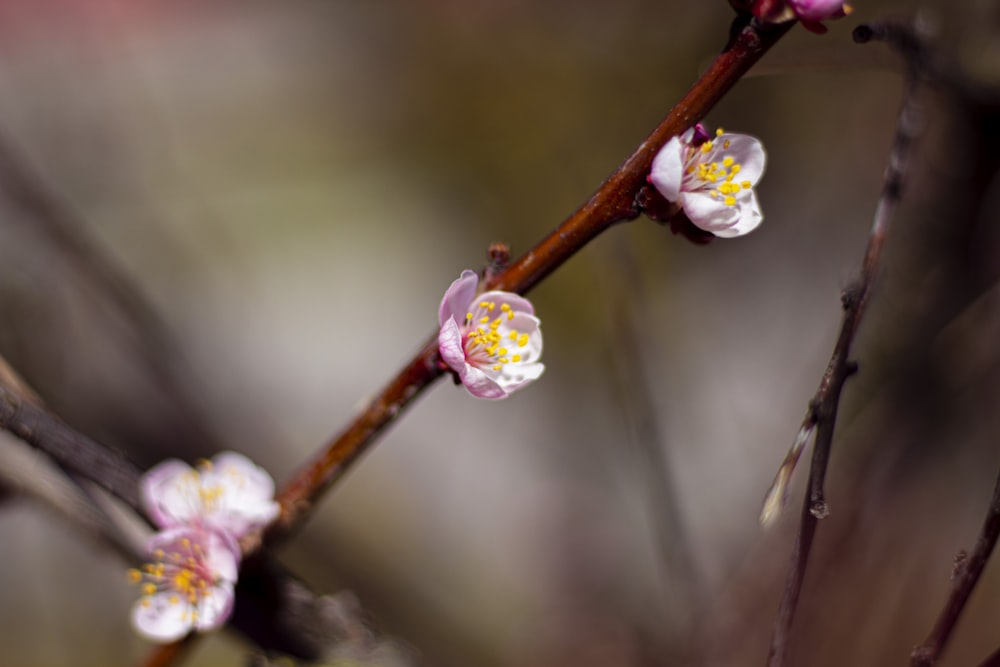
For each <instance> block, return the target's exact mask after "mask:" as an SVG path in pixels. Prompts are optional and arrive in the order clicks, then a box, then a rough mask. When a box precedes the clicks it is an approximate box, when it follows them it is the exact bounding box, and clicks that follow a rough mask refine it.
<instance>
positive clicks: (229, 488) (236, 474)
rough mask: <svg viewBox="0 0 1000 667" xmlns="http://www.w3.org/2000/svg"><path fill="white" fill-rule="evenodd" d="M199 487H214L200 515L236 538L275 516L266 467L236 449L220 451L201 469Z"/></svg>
mask: <svg viewBox="0 0 1000 667" xmlns="http://www.w3.org/2000/svg"><path fill="white" fill-rule="evenodd" d="M201 476H202V480H201V481H202V488H204V489H212V490H213V492H214V491H217V492H218V494H217V497H216V498H215V499H214V502H213V503H210V504H209V507H210V509H209V511H207V512H206V515H205V517H203V518H204V519H205V521H206V523H207V524H208V525H210V526H213V527H215V528H218V529H219V530H225V531H228V532H230V533H231V534H232V535H234V536H235V537H236V538H240V537H242V536H243V535H246V534H247V533H249V532H250V531H251V530H254V529H256V528H259V527H261V526H264V525H266V524H268V523H270V522H271V521H272V520H274V518H275V517H277V516H278V513H279V512H280V510H281V508H280V507H279V505H278V503H276V502H275V501H274V480H273V479H271V476H270V475H269V474H268V473H267V471H266V470H264V469H263V468H261V467H260V466H258V465H257V464H255V463H254V462H253V461H251V460H250V459H248V458H247V457H245V456H243V455H242V454H238V453H236V452H223V453H222V454H219V455H217V456H216V457H215V458H214V459H212V465H211V466H210V467H208V468H207V469H206V468H203V469H201Z"/></svg>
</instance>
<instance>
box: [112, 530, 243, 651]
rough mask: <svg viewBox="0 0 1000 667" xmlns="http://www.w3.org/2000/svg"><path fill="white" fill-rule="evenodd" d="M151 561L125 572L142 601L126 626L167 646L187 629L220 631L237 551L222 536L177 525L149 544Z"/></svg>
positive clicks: (231, 541) (230, 539)
mask: <svg viewBox="0 0 1000 667" xmlns="http://www.w3.org/2000/svg"><path fill="white" fill-rule="evenodd" d="M149 553H150V554H151V556H152V562H151V563H148V564H146V565H144V566H143V567H142V569H139V570H130V571H129V577H130V578H131V580H132V581H133V582H134V583H137V584H140V586H141V588H142V597H141V598H139V600H138V601H137V602H136V603H135V606H133V608H132V626H133V627H134V628H135V629H136V631H137V632H138V633H139V634H140V635H142V636H143V637H145V638H146V639H148V640H150V641H154V642H172V641H175V640H177V639H181V638H182V637H184V636H185V635H186V634H188V633H189V632H191V631H192V630H195V631H198V632H204V631H207V630H214V629H216V628H220V627H222V626H223V625H224V624H225V622H226V620H227V619H228V618H229V616H230V614H231V613H232V611H233V597H234V593H233V588H234V586H235V584H236V577H237V572H238V571H239V564H240V548H239V545H238V544H237V543H236V541H235V540H234V539H233V537H232V536H231V535H229V534H228V533H225V532H220V531H216V530H211V529H206V528H202V527H195V526H177V527H174V528H168V529H166V530H163V531H161V532H159V533H156V534H155V535H154V536H153V537H152V538H151V539H150V541H149Z"/></svg>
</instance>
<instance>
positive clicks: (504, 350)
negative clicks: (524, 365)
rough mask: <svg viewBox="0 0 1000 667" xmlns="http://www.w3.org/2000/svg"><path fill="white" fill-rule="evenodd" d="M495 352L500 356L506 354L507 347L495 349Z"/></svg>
mask: <svg viewBox="0 0 1000 667" xmlns="http://www.w3.org/2000/svg"><path fill="white" fill-rule="evenodd" d="M497 354H499V355H500V356H503V355H505V354H507V348H505V347H501V348H500V349H499V350H497Z"/></svg>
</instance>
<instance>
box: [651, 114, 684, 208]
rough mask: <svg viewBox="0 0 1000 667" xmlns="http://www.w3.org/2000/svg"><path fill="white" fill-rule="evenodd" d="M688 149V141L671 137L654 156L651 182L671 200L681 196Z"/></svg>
mask: <svg viewBox="0 0 1000 667" xmlns="http://www.w3.org/2000/svg"><path fill="white" fill-rule="evenodd" d="M692 132H693V131H692V130H688V132H687V133H685V136H687V135H688V134H691V133H692ZM687 149H688V144H687V143H683V142H682V141H681V140H680V139H679V138H678V137H671V139H670V141H668V142H667V144H666V145H665V146H664V147H663V148H662V149H660V152H659V153H657V154H656V157H655V158H653V166H652V168H651V169H650V172H649V182H650V183H652V184H653V185H654V186H655V187H656V189H657V190H658V191H659V193H660V194H661V195H663V198H664V199H666V200H667V201H669V202H676V201H677V200H678V199H679V198H680V192H681V183H683V181H684V158H685V156H686V153H687Z"/></svg>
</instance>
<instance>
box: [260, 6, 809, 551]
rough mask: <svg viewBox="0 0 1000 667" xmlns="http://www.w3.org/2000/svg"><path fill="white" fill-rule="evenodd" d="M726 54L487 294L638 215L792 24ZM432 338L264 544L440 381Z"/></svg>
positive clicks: (299, 482) (309, 480)
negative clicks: (713, 112) (670, 159)
mask: <svg viewBox="0 0 1000 667" xmlns="http://www.w3.org/2000/svg"><path fill="white" fill-rule="evenodd" d="M743 21H744V22H743V24H742V25H741V26H739V29H738V30H737V32H736V35H735V37H734V38H733V39H732V40H731V42H730V44H729V45H728V46H727V48H726V50H725V51H723V52H722V53H721V54H720V55H719V56H718V57H717V58H716V59H715V61H714V62H713V63H712V65H711V67H709V69H708V70H707V71H706V72H705V73H704V74H703V75H702V76H701V78H700V79H699V80H698V81H697V82H696V83H695V84H694V86H693V87H692V88H691V89H690V90H689V91H688V93H687V94H686V95H685V96H684V98H683V99H682V100H681V101H680V102H679V103H678V104H677V105H676V106H675V107H674V108H673V109H672V110H671V111H670V113H669V114H668V115H667V117H666V119H664V121H663V122H662V123H660V125H658V126H657V127H656V129H655V130H653V132H652V134H650V135H649V137H647V138H646V140H645V141H643V142H642V144H640V145H639V147H638V148H637V149H636V150H635V152H633V153H632V155H630V156H629V157H628V158H627V159H626V160H625V161H624V162H623V163H622V164H621V165H620V166H619V167H618V168H617V169H616V170H615V171H614V172H613V173H612V174H611V175H610V176H609V177H608V179H607V180H606V181H604V183H603V184H602V185H601V187H600V188H599V189H598V190H597V192H596V193H595V194H594V195H593V196H592V197H591V198H590V199H589V200H588V201H587V202H586V203H585V204H583V206H581V207H580V208H579V209H578V210H577V211H576V212H575V213H573V215H571V216H570V217H569V218H567V219H566V220H565V221H564V222H563V223H562V224H561V225H559V227H557V228H556V229H555V230H554V231H553V232H552V233H551V234H549V235H548V236H547V237H546V238H544V239H542V240H541V241H540V242H539V243H538V244H537V245H536V246H535V247H534V248H532V249H531V250H529V251H528V252H527V253H526V254H525V255H523V256H522V257H521V258H520V259H518V260H517V261H515V262H514V263H513V264H512V265H510V266H509V267H508V268H507V269H506V270H504V271H502V272H499V273H497V274H496V275H494V276H491V277H488V278H487V279H486V280H485V281H484V288H485V289H498V290H507V291H511V292H517V293H519V294H524V293H526V292H528V291H529V290H531V289H532V288H533V287H534V286H535V285H537V284H538V282H539V281H541V280H542V279H543V278H545V277H546V276H547V275H549V274H550V273H552V272H553V271H554V270H555V269H556V268H558V267H559V266H561V265H562V263H563V262H565V261H566V260H567V259H569V258H570V257H571V256H573V254H575V253H576V252H578V251H579V250H580V249H581V248H583V247H584V246H585V245H586V244H587V243H588V242H590V241H591V240H592V239H594V238H595V237H596V236H597V235H598V234H600V233H601V232H603V231H604V230H606V229H608V228H609V227H611V226H612V225H614V224H616V223H618V222H622V221H625V220H632V219H634V218H636V217H638V216H639V214H640V213H641V208H640V206H639V205H638V204H637V203H636V196H637V194H638V193H639V191H640V190H641V189H642V187H643V186H644V185H646V176H647V174H648V173H649V169H650V165H651V164H652V161H653V157H654V156H655V155H656V153H657V151H659V149H660V148H662V147H663V145H664V144H665V143H666V142H667V141H668V140H669V139H670V137H672V136H674V135H677V134H680V133H681V132H683V131H684V130H686V129H687V128H688V127H690V126H691V125H693V124H694V123H696V122H697V121H699V120H700V119H702V118H703V117H704V116H705V114H706V113H708V111H709V110H710V109H711V108H712V107H713V106H714V105H715V104H716V103H717V102H718V101H719V100H720V99H721V98H722V97H723V96H724V95H725V94H726V93H727V92H728V91H729V90H730V89H731V88H732V87H733V86H734V85H735V84H736V83H737V82H738V81H739V80H740V78H741V77H742V76H743V75H744V74H745V73H746V72H747V70H749V69H750V67H752V66H753V64H754V63H756V62H757V61H758V60H759V59H760V57H761V56H763V55H764V53H766V52H767V51H768V49H770V48H771V47H772V46H773V45H774V44H775V43H776V42H777V41H778V40H779V39H780V38H781V37H782V36H783V35H784V34H785V33H786V32H787V31H788V30H789V29H790V28H791V26H792V25H793V24H792V23H786V24H784V25H779V26H766V27H761V26H760V25H758V24H757V23H756V22H750V21H749V20H748V19H743ZM438 362H439V355H438V346H437V339H436V335H435V336H432V337H431V338H430V340H428V342H427V343H426V344H425V345H424V346H423V348H422V349H421V350H420V352H419V353H418V354H417V355H416V357H414V358H413V360H412V361H410V362H409V363H408V364H407V365H406V366H404V367H403V369H402V370H401V371H400V372H399V374H398V375H397V376H396V377H395V378H394V379H393V380H391V381H390V382H389V384H388V385H386V387H385V388H384V389H383V390H382V391H381V392H380V393H379V394H378V395H377V396H376V397H375V398H374V399H372V400H371V401H370V402H369V403H368V404H367V406H366V407H365V408H364V409H363V410H362V411H361V413H360V414H359V416H358V417H356V418H355V420H354V422H352V423H351V424H350V425H349V426H348V427H347V428H346V429H345V430H344V431H342V432H341V433H340V434H339V435H337V436H336V437H335V438H334V439H333V440H331V441H330V442H329V443H328V444H327V445H326V446H325V447H324V448H323V449H322V450H321V452H320V453H319V454H318V455H317V456H316V458H315V459H314V460H313V461H312V462H310V463H309V464H307V465H306V466H304V467H303V468H301V469H300V471H299V472H298V473H297V474H295V475H294V476H293V477H292V479H291V480H290V481H289V482H288V483H287V484H285V486H284V487H283V488H282V489H281V491H280V492H279V494H278V499H279V501H280V502H281V505H282V514H281V517H280V518H279V520H278V521H277V522H275V523H274V524H272V526H271V528H270V529H269V530H268V533H267V538H268V540H274V539H278V538H280V537H282V536H284V535H288V534H289V533H290V532H292V531H293V530H294V529H295V527H297V526H298V525H299V524H300V523H301V522H302V521H303V520H304V519H305V517H306V515H307V514H308V511H309V510H310V508H311V507H312V506H313V505H314V504H315V503H316V501H317V500H318V499H319V498H320V497H321V496H322V495H323V494H324V493H325V492H326V491H327V489H329V488H330V486H331V485H332V484H333V483H334V482H336V481H337V480H338V479H340V478H341V477H342V476H343V475H344V473H345V472H346V471H347V470H348V468H349V467H350V466H351V464H353V463H354V462H355V461H357V460H358V458H359V457H360V456H361V455H362V454H363V453H364V452H365V451H367V449H368V448H369V447H370V446H371V445H372V444H373V443H374V442H375V438H376V437H377V436H378V435H379V434H380V433H381V432H382V431H383V430H384V429H385V428H386V427H388V426H389V425H390V424H391V423H392V422H393V421H394V420H395V419H396V418H397V417H398V416H399V415H400V414H401V413H402V411H403V410H405V409H406V408H407V407H408V406H409V405H410V404H411V403H412V402H413V400H414V399H415V398H416V397H417V396H419V395H420V394H421V392H422V391H423V390H424V389H426V388H427V387H428V386H429V385H430V384H431V383H433V382H434V381H435V380H437V378H439V377H440V376H441V375H442V374H443V372H444V371H443V370H442V369H441V367H440V365H439V363H438ZM261 538H262V536H260V535H252V536H248V538H247V539H245V540H244V542H243V545H242V546H243V547H244V549H247V550H253V549H255V548H257V547H258V546H259V542H260V540H261Z"/></svg>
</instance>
